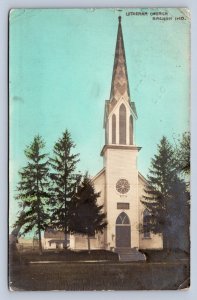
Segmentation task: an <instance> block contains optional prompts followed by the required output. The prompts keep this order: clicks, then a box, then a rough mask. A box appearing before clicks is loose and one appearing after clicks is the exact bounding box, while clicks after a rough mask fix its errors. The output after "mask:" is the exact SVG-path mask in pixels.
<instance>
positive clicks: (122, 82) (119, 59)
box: [110, 16, 130, 101]
mask: <svg viewBox="0 0 197 300" xmlns="http://www.w3.org/2000/svg"><path fill="white" fill-rule="evenodd" d="M118 19H119V24H118V34H117V41H116V50H115V58H114V67H113V75H112V83H111V94H110V100H111V101H114V100H115V101H118V100H119V99H120V98H121V97H124V98H125V100H127V101H129V99H130V92H129V81H128V75H127V64H126V56H125V50H124V41H123V34H122V25H121V17H120V16H119V17H118Z"/></svg>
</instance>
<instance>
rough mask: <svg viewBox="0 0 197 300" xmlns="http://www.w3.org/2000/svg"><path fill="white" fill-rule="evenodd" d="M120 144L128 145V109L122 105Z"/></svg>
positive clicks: (120, 113)
mask: <svg viewBox="0 0 197 300" xmlns="http://www.w3.org/2000/svg"><path fill="white" fill-rule="evenodd" d="M119 144H123V145H126V107H125V106H124V104H121V106H120V110H119Z"/></svg>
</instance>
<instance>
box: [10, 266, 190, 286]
mask: <svg viewBox="0 0 197 300" xmlns="http://www.w3.org/2000/svg"><path fill="white" fill-rule="evenodd" d="M188 277H189V266H188V264H187V263H183V262H182V263H181V262H180V263H167V264H166V263H121V262H108V263H99V262H96V263H90V262H89V263H85V262H60V263H58V264H52V263H51V264H44V263H42V264H27V265H18V266H17V265H15V266H12V267H11V271H10V279H9V280H10V287H11V289H12V290H27V291H31V290H32V291H46V290H76V291H79V290H140V289H145V290H150V289H157V290H158V289H177V288H178V287H179V285H180V284H181V283H182V282H183V281H184V280H185V279H186V278H188Z"/></svg>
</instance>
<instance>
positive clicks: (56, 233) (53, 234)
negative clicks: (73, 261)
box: [44, 228, 65, 239]
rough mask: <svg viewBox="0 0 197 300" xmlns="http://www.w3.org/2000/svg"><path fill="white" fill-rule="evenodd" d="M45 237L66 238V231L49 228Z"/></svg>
mask: <svg viewBox="0 0 197 300" xmlns="http://www.w3.org/2000/svg"><path fill="white" fill-rule="evenodd" d="M44 238H46V239H50V238H55V239H61V238H63V239H64V238H65V236H64V232H62V231H57V230H54V229H52V228H48V229H47V230H46V231H45V232H44Z"/></svg>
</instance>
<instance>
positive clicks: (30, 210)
mask: <svg viewBox="0 0 197 300" xmlns="http://www.w3.org/2000/svg"><path fill="white" fill-rule="evenodd" d="M44 146H45V144H44V141H43V139H42V138H41V137H40V136H39V135H38V136H35V138H34V140H33V142H32V143H31V144H30V146H28V147H27V148H26V149H25V155H26V157H27V159H28V163H27V165H26V166H25V167H24V168H22V170H21V171H19V175H20V178H21V180H20V182H19V184H18V187H17V190H18V195H17V197H16V198H17V199H18V200H20V202H21V203H22V206H23V208H24V211H23V213H22V214H20V216H19V217H18V220H17V221H16V223H15V225H14V227H18V228H20V227H21V226H23V232H22V233H23V234H25V233H28V232H30V231H31V230H33V229H35V230H36V234H38V238H39V250H40V254H41V253H42V243H41V231H42V230H44V229H45V227H46V225H47V222H48V218H49V216H48V213H47V210H46V206H45V205H46V201H47V199H48V197H49V194H48V187H49V183H48V159H47V154H45V153H42V150H43V148H44Z"/></svg>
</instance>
